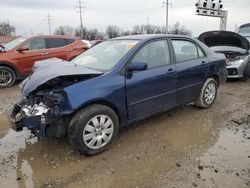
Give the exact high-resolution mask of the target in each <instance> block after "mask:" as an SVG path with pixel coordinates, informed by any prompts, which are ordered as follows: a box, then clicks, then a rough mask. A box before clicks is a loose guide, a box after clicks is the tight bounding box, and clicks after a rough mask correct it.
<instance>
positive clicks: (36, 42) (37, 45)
mask: <svg viewBox="0 0 250 188" xmlns="http://www.w3.org/2000/svg"><path fill="white" fill-rule="evenodd" d="M24 46H27V47H29V50H41V49H45V40H44V39H32V40H31V41H29V42H28V43H26V44H25V45H24Z"/></svg>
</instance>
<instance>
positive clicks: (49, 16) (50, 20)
mask: <svg viewBox="0 0 250 188" xmlns="http://www.w3.org/2000/svg"><path fill="white" fill-rule="evenodd" d="M46 21H47V23H48V25H49V34H50V35H51V24H52V16H51V15H50V14H49V13H48V15H47V16H46Z"/></svg>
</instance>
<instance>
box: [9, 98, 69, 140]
mask: <svg viewBox="0 0 250 188" xmlns="http://www.w3.org/2000/svg"><path fill="white" fill-rule="evenodd" d="M55 96H57V95H55ZM60 96H61V95H59V96H57V97H55V98H54V100H50V99H49V98H48V96H47V97H44V96H42V97H41V96H36V97H31V98H26V99H24V100H22V101H21V102H19V103H17V104H15V106H14V108H13V110H12V112H11V114H10V122H11V126H12V128H13V129H14V130H16V131H17V132H18V131H22V130H23V128H27V129H29V130H31V132H32V133H33V134H34V135H35V136H37V137H38V138H43V137H47V136H56V137H61V136H66V135H67V127H68V124H69V121H70V119H71V116H70V115H69V114H63V112H65V111H63V110H62V109H61V107H60V104H59V103H60V102H59V101H60V100H61V99H60V98H61V97H60ZM58 100H59V101H58Z"/></svg>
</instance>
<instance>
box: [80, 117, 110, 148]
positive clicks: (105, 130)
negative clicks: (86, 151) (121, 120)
mask: <svg viewBox="0 0 250 188" xmlns="http://www.w3.org/2000/svg"><path fill="white" fill-rule="evenodd" d="M113 132H114V124H113V121H112V119H111V118H110V117H108V116H106V115H97V116H94V117H93V118H92V119H90V120H89V122H88V123H87V125H86V126H85V128H84V130H83V141H84V143H85V144H86V145H87V146H88V147H89V148H90V149H100V148H102V147H103V146H105V145H106V144H107V143H108V142H109V141H110V139H111V138H112V135H113Z"/></svg>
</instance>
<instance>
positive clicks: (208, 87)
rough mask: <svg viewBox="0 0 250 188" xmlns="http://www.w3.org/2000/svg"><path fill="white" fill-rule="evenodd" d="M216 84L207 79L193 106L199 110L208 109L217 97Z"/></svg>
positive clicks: (212, 80)
mask: <svg viewBox="0 0 250 188" xmlns="http://www.w3.org/2000/svg"><path fill="white" fill-rule="evenodd" d="M217 85H218V84H217V82H216V81H215V80H214V79H213V78H208V79H207V80H206V82H205V83H204V85H203V87H202V89H201V92H200V95H199V97H198V98H197V99H196V101H195V105H196V106H197V107H199V108H204V109H206V108H209V107H211V106H212V105H213V103H214V101H215V99H216V96H217Z"/></svg>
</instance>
